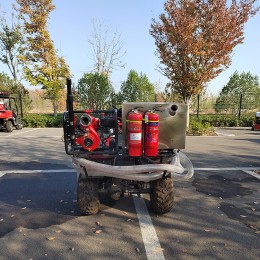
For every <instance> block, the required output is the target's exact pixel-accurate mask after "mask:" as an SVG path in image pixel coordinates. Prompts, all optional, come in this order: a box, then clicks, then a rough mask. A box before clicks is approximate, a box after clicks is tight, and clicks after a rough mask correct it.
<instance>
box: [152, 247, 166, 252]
mask: <svg viewBox="0 0 260 260" xmlns="http://www.w3.org/2000/svg"><path fill="white" fill-rule="evenodd" d="M163 250H164V249H163V248H161V247H157V248H155V249H154V250H153V251H154V252H162V251H163Z"/></svg>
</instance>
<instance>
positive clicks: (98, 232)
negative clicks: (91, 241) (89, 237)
mask: <svg viewBox="0 0 260 260" xmlns="http://www.w3.org/2000/svg"><path fill="white" fill-rule="evenodd" d="M101 232H102V230H101V229H98V230H95V231H94V233H95V234H100V233H101Z"/></svg>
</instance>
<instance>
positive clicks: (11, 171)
mask: <svg viewBox="0 0 260 260" xmlns="http://www.w3.org/2000/svg"><path fill="white" fill-rule="evenodd" d="M51 172H54V173H56V172H76V171H75V170H74V169H58V170H10V171H0V177H2V176H4V175H5V174H9V173H14V174H23V173H51Z"/></svg>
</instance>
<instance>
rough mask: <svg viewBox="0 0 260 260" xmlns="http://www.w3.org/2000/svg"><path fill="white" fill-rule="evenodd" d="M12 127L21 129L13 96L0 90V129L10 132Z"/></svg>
mask: <svg viewBox="0 0 260 260" xmlns="http://www.w3.org/2000/svg"><path fill="white" fill-rule="evenodd" d="M14 127H15V128H16V129H18V130H19V129H22V123H21V119H20V118H19V116H18V108H17V104H16V102H15V98H14V97H12V96H11V95H10V93H9V92H0V129H5V130H6V131H7V132H12V131H13V128H14Z"/></svg>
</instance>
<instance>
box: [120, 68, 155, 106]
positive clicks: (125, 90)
mask: <svg viewBox="0 0 260 260" xmlns="http://www.w3.org/2000/svg"><path fill="white" fill-rule="evenodd" d="M118 96H119V100H121V102H124V101H127V102H148V101H154V100H155V88H154V85H153V84H152V83H150V81H149V79H148V78H147V76H146V75H145V74H143V73H140V75H138V73H137V72H136V71H134V70H131V71H130V72H129V73H128V76H127V80H126V81H124V82H123V83H122V84H121V88H120V92H119V93H118Z"/></svg>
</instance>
